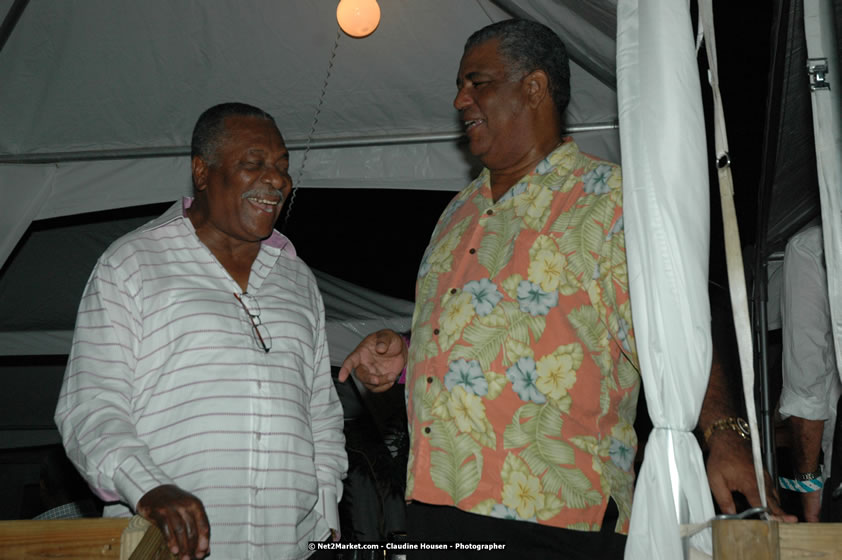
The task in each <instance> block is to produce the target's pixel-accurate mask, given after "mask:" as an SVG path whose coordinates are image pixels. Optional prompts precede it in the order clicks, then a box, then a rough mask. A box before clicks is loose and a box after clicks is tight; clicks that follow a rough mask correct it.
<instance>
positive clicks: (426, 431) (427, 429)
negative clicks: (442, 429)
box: [424, 426, 433, 434]
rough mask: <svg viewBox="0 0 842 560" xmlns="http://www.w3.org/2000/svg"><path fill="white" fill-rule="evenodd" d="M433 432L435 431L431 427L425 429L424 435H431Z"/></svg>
mask: <svg viewBox="0 0 842 560" xmlns="http://www.w3.org/2000/svg"><path fill="white" fill-rule="evenodd" d="M432 431H433V430H432V429H430V427H429V426H427V427H426V428H424V433H425V434H429V433H430V432H432Z"/></svg>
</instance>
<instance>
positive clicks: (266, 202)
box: [246, 196, 283, 214]
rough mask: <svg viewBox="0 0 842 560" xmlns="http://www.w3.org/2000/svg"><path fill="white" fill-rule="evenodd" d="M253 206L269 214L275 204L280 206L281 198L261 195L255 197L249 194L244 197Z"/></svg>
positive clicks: (273, 209)
mask: <svg viewBox="0 0 842 560" xmlns="http://www.w3.org/2000/svg"><path fill="white" fill-rule="evenodd" d="M246 200H248V201H249V202H250V203H251V204H252V205H253V206H255V207H257V208H258V209H259V210H260V211H262V212H266V213H268V214H271V213H273V212H274V211H275V208H276V207H277V206H280V204H281V202H283V198H263V197H256V196H250V197H248V198H246Z"/></svg>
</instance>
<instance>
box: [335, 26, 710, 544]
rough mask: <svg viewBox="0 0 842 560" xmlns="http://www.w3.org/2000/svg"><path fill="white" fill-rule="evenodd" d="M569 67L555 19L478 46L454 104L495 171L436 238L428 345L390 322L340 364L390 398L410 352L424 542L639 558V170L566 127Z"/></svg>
mask: <svg viewBox="0 0 842 560" xmlns="http://www.w3.org/2000/svg"><path fill="white" fill-rule="evenodd" d="M569 75H570V73H569V63H568V60H567V55H566V53H565V48H564V45H563V43H562V42H561V40H560V39H559V38H558V37H557V36H556V35H555V34H554V33H553V32H552V31H551V30H549V29H548V28H546V27H544V26H543V25H540V24H538V23H535V22H529V21H524V20H507V21H503V22H499V23H496V24H493V25H490V26H488V27H486V28H484V29H481V30H480V31H478V32H476V33H475V34H474V35H472V36H471V37H470V38H469V39H468V42H467V44H466V46H465V52H464V54H463V57H462V61H461V64H460V67H459V73H458V77H457V86H458V93H457V95H456V99H455V100H454V106H455V107H456V109H457V110H458V111H459V112H460V114H461V118H462V121H463V122H464V124H465V127H466V134H467V136H468V140H469V147H470V150H471V152H472V154H473V155H474V156H476V157H478V158H479V159H480V160H481V161H482V163H483V165H484V166H485V169H483V171H482V172H481V173H480V174H479V176H478V177H477V178H476V179H475V180H474V181H473V182H472V183H471V184H470V185H468V187H467V188H465V189H464V190H463V191H461V192H460V193H459V194H458V195H457V196H456V197H455V198H454V199H453V201H452V202H451V203H450V205H449V206H448V207H447V209H446V210H445V211H444V213H443V215H442V216H441V218H440V219H439V222H438V224H437V226H436V228H435V230H434V232H433V235H432V237H431V240H430V244H429V246H428V248H427V251H426V253H425V254H424V257H423V260H422V262H421V266H420V269H419V272H418V282H417V286H416V300H415V302H416V306H415V313H414V317H413V322H412V337H411V345H410V347H409V348H408V349H407V347H406V345H405V344H404V341H403V340H402V339H401V338H400V337H399V336H398V335H397V334H395V333H393V332H391V331H381V332H379V333H376V334H375V335H371V336H369V337H368V338H367V339H366V340H364V341H363V342H362V343H361V344H360V346H359V347H358V348H357V350H355V351H354V353H353V354H352V355H351V356H349V358H348V359H347V360H346V362H345V364H344V365H343V368H342V371H341V372H340V379H345V378H347V376H348V374H349V372H350V371H351V369H356V375H357V377H358V378H360V379H361V380H362V381H363V382H364V383H365V384H366V385H367V386H368V387H369V388H370V389H371V390H374V391H379V390H384V389H386V388H388V387H389V386H391V385H392V383H394V381H395V379H396V378H397V375H398V373H399V372H400V370H401V368H402V367H403V365H404V363H405V361H407V359H408V364H407V366H408V367H407V378H406V384H407V395H408V405H407V408H408V416H409V429H410V436H411V447H410V457H409V466H408V474H407V491H406V497H407V499H408V500H410V504H409V506H408V509H407V515H408V521H407V523H408V529H409V534H410V538H411V539H413V540H428V541H429V540H439V541H440V540H460V541H470V540H474V541H489V540H494V541H498V542H507V543H508V549H507V550H509V551H510V552H517V554H518V556H523V557H535V558H548V557H554V556H557V555H558V553H559V551H564V554H565V556H564V557H565V558H603V557H604V558H620V557H622V553H623V547H624V545H625V537H624V536H623V533H625V532H627V530H628V522H629V516H630V512H631V499H632V491H633V486H634V471H633V459H634V455H635V452H636V449H637V437H636V435H635V432H634V428H633V423H634V419H635V412H636V405H637V397H638V393H639V389H640V376H639V374H638V371H637V357H636V353H635V348H634V337H633V334H632V329H631V324H632V321H631V309H630V305H629V294H628V275H627V269H626V257H625V245H624V237H623V214H622V188H621V175H620V169H619V167H618V166H617V165H615V164H613V163H608V162H604V161H599V160H598V159H595V158H593V157H591V156H588V155H586V154H584V153H582V152H580V151H579V148H578V147H577V146H576V144H575V142H573V140H571V139H569V138H562V134H561V131H562V115H563V113H564V110H565V108H566V106H567V102H568V99H569V93H570V85H569ZM714 439H716V438H714ZM443 506H445V507H443ZM513 520H515V521H513Z"/></svg>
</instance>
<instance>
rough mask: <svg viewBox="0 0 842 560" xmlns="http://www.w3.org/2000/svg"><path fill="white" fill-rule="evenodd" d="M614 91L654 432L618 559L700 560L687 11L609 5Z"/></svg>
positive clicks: (701, 249)
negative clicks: (689, 532) (685, 534)
mask: <svg viewBox="0 0 842 560" xmlns="http://www.w3.org/2000/svg"><path fill="white" fill-rule="evenodd" d="M617 22H618V23H617V93H618V98H619V118H620V146H621V152H622V164H623V184H624V195H623V196H624V207H625V211H624V213H625V231H626V251H627V256H628V264H629V283H630V289H631V301H632V314H633V319H634V327H635V334H636V339H637V349H638V354H639V357H640V366H641V374H642V377H643V387H644V391H645V394H646V402H647V405H648V408H649V416H650V417H651V420H652V424H653V426H654V429H653V430H652V432H651V434H650V436H649V440H648V443H647V444H646V449H645V455H644V461H643V466H642V468H641V471H640V473H639V476H638V481H637V487H636V490H635V496H634V506H633V508H632V519H631V529H630V533H629V539H628V544H627V546H626V555H625V557H626V558H628V559H645V560H658V559H665V560H675V559H677V558H683V557H686V556H687V554H688V550H689V548H690V546H692V547H694V548H697V549H699V550H702V551H704V552H706V553H708V554H709V553H710V549H711V545H710V532H709V531H704V532H702V533H700V534H699V535H697V536H694V537H692V538H691V540H690V542H687V541H683V540H682V538H681V536H680V532H679V525H680V524H685V523H702V522H705V521H707V520H709V519H710V518H711V517H713V515H714V510H713V501H712V499H711V495H710V489H709V487H708V484H707V478H706V475H705V466H704V462H703V459H702V453H701V450H700V448H699V445H698V442H697V441H696V439H695V437H694V436H693V434H692V430H693V428H694V427H695V425H696V421H697V419H698V416H699V411H700V410H701V405H702V400H703V398H704V393H705V390H706V388H707V381H708V376H709V373H710V363H711V338H710V309H709V304H708V292H707V280H708V253H709V251H708V247H709V232H710V223H709V215H710V209H709V195H708V192H709V186H708V172H707V165H706V154H707V148H706V142H705V128H704V115H703V110H702V100H701V93H700V85H699V77H698V69H697V64H696V56H695V50H694V44H693V32H692V26H691V21H690V12H689V3H688V2H686V1H685V2H676V1H675V0H621V1H620V2H619V4H618V13H617Z"/></svg>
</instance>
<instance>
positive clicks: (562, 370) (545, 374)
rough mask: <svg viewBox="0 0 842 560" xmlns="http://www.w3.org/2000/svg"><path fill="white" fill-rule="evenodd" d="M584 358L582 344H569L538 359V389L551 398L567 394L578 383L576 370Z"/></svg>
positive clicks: (556, 398)
mask: <svg viewBox="0 0 842 560" xmlns="http://www.w3.org/2000/svg"><path fill="white" fill-rule="evenodd" d="M582 358H583V352H582V348H581V346H579V345H578V344H568V345H567V346H562V347H560V348H559V349H558V350H556V351H555V352H553V353H552V354H548V355H546V356H544V357H543V358H541V359H540V360H538V364H537V366H536V369H537V370H538V381H537V382H536V385H537V386H538V389H540V390H541V392H542V393H543V394H545V395H547V396H548V397H550V398H551V399H555V400H558V399H560V398H562V397H563V396H565V395H566V394H567V391H569V390H570V388H571V387H573V384H574V383H576V370H577V369H578V368H579V366H580V365H582Z"/></svg>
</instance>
